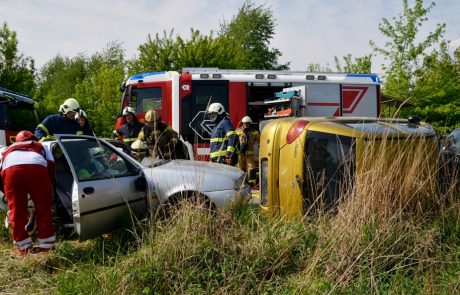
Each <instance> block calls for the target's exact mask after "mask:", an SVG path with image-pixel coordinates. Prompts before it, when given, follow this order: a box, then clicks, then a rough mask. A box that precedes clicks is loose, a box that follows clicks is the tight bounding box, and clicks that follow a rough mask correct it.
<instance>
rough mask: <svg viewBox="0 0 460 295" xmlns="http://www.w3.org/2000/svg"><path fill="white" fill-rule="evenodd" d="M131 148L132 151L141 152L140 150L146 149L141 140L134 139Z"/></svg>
mask: <svg viewBox="0 0 460 295" xmlns="http://www.w3.org/2000/svg"><path fill="white" fill-rule="evenodd" d="M131 148H132V149H134V150H142V149H146V148H147V147H146V146H145V143H144V142H143V141H142V140H140V139H136V140H135V141H134V142H133V143H132V144H131Z"/></svg>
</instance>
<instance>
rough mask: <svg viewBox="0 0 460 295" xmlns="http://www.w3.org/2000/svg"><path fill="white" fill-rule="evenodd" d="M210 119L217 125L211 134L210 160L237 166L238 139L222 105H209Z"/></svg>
mask: <svg viewBox="0 0 460 295" xmlns="http://www.w3.org/2000/svg"><path fill="white" fill-rule="evenodd" d="M207 113H208V117H209V118H210V119H211V121H213V122H214V123H215V124H216V125H215V126H214V128H213V130H212V132H211V142H210V146H209V147H210V159H211V161H212V162H216V163H223V164H227V165H232V166H235V165H236V164H237V162H238V157H237V154H236V152H235V149H236V145H237V143H238V137H237V136H236V133H235V130H234V129H233V125H232V122H231V121H230V118H228V117H227V114H226V113H225V108H224V106H223V105H222V104H220V103H218V102H215V103H212V104H210V105H209V107H208V110H207Z"/></svg>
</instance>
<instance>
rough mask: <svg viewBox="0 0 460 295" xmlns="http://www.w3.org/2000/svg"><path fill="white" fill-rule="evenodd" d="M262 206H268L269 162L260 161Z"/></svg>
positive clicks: (264, 159) (265, 160) (265, 159)
mask: <svg viewBox="0 0 460 295" xmlns="http://www.w3.org/2000/svg"><path fill="white" fill-rule="evenodd" d="M260 205H262V206H267V205H268V160H267V158H263V159H261V160H260Z"/></svg>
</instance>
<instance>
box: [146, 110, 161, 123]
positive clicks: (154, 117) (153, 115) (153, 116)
mask: <svg viewBox="0 0 460 295" xmlns="http://www.w3.org/2000/svg"><path fill="white" fill-rule="evenodd" d="M159 120H160V115H159V114H158V112H157V111H155V110H150V111H148V112H147V113H145V122H153V121H159Z"/></svg>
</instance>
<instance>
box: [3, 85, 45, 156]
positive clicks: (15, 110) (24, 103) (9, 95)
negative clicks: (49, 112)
mask: <svg viewBox="0 0 460 295" xmlns="http://www.w3.org/2000/svg"><path fill="white" fill-rule="evenodd" d="M36 104H37V103H36V102H35V101H34V100H33V99H31V98H30V97H29V96H28V95H25V94H21V93H17V92H14V91H10V90H8V89H5V88H2V87H0V147H2V146H6V145H9V144H11V143H13V142H15V137H16V134H17V133H18V132H19V131H21V130H30V131H33V130H34V129H35V127H36V126H37V124H38V121H39V120H38V115H37V112H36V109H35V106H36Z"/></svg>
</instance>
